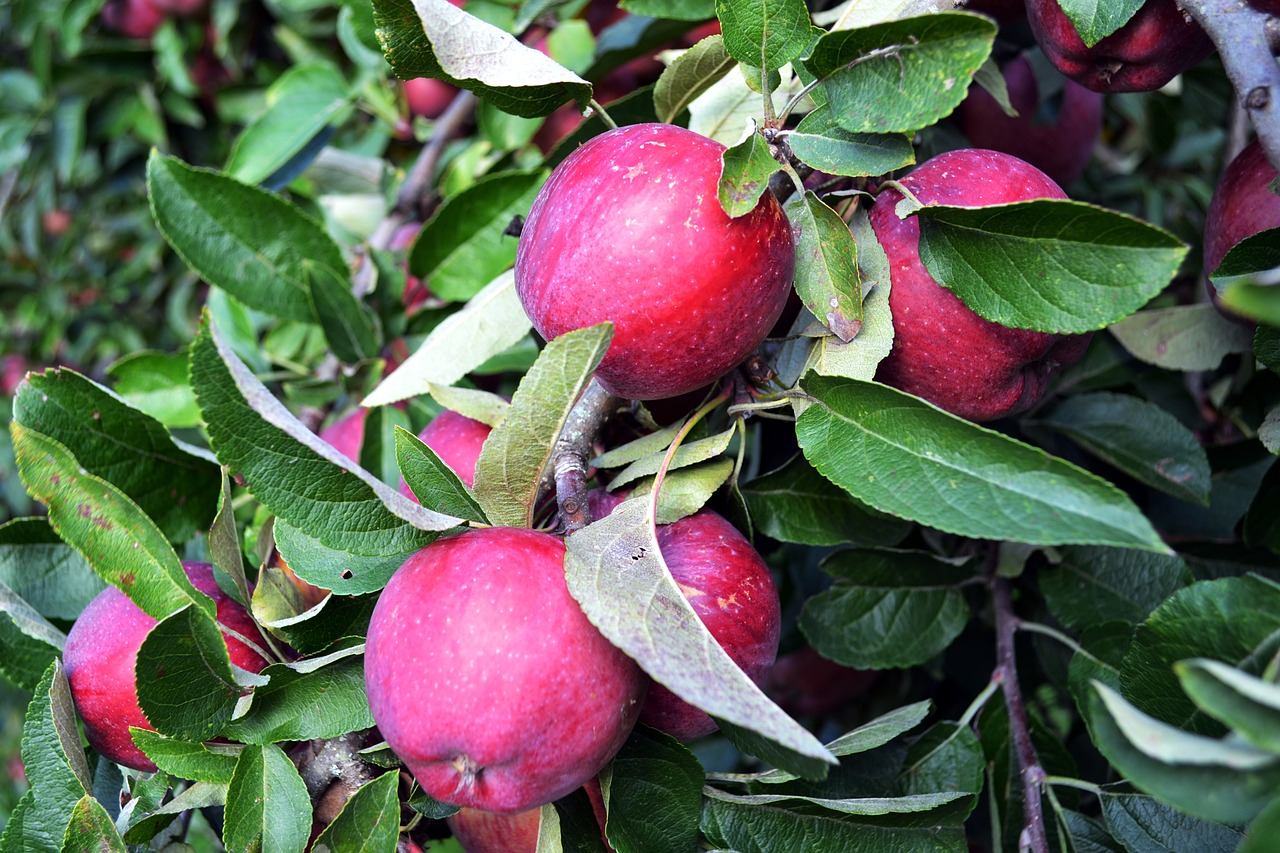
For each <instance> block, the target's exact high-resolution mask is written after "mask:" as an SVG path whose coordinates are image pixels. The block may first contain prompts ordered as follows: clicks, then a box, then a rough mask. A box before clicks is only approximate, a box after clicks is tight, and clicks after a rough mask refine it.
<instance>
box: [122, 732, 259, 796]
mask: <svg viewBox="0 0 1280 853" xmlns="http://www.w3.org/2000/svg"><path fill="white" fill-rule="evenodd" d="M129 736H130V737H131V738H133V742H134V745H136V746H137V747H138V749H140V750H142V751H143V752H144V753H146V756H147V758H150V759H151V760H152V761H153V762H155V765H156V766H157V767H159V768H160V769H161V770H163V771H164V772H166V773H172V774H173V775H174V776H178V777H180V778H182V779H192V780H194V781H197V782H212V783H214V784H222V785H225V784H227V783H228V782H230V781H231V774H232V772H233V771H234V770H235V766H236V758H237V756H238V755H239V750H238V749H236V748H230V747H214V748H213V749H210V748H209V747H208V746H205V745H204V744H203V743H195V742H192V741H185V740H180V739H178V738H171V737H166V736H165V735H162V734H160V733H159V732H153V731H149V730H147V729H139V728H136V727H133V728H130V729H129ZM215 750H216V751H215Z"/></svg>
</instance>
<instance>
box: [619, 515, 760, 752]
mask: <svg viewBox="0 0 1280 853" xmlns="http://www.w3.org/2000/svg"><path fill="white" fill-rule="evenodd" d="M658 547H659V549H661V551H662V559H663V560H664V561H665V562H666V564H667V568H668V569H670V570H671V576H672V577H673V578H674V579H675V582H676V583H677V584H678V585H679V587H680V591H681V592H682V593H684V597H685V598H687V599H688V600H689V604H691V605H692V606H693V610H694V612H695V613H697V614H698V618H699V619H701V620H702V623H703V624H704V625H706V626H707V630H708V631H710V632H711V636H713V637H715V639H716V642H718V643H719V644H720V647H721V648H723V649H724V650H725V651H726V652H728V654H729V657H731V658H733V662H734V663H736V664H737V665H738V666H739V667H740V668H741V669H742V671H743V672H745V673H746V674H747V675H748V676H749V677H750V678H751V680H752V681H754V682H756V683H757V684H761V683H763V681H764V678H765V676H766V675H768V673H769V668H770V667H771V666H773V661H774V658H775V657H776V656H777V654H778V636H779V632H780V631H781V625H782V605H781V603H780V602H779V600H778V589H777V587H776V586H775V585H774V583H773V576H772V575H771V574H770V573H769V567H768V566H766V565H765V564H764V560H762V559H761V558H760V555H759V554H757V553H756V550H755V549H754V548H752V547H751V543H750V542H748V541H747V539H746V537H744V536H743V535H742V534H741V533H739V532H738V529H737V528H736V527H734V526H733V525H732V524H730V523H729V522H728V521H727V520H726V519H725V518H724V517H723V516H721V515H719V514H717V513H715V512H712V511H711V510H709V509H704V510H700V511H699V512H697V513H694V514H693V515H691V516H688V517H687V518H682V519H680V520H679V521H677V522H675V523H673V524H661V525H658ZM640 722H642V723H644V724H645V725H647V726H653V727H654V728H655V729H660V730H662V731H664V732H666V733H667V734H669V735H671V736H672V737H674V738H677V739H678V740H685V741H687V740H693V739H694V738H698V737H702V736H703V735H705V734H710V733H711V732H713V731H715V730H716V723H715V720H713V719H711V717H709V716H708V715H707V713H706V712H705V711H701V710H699V709H697V708H695V707H693V706H692V705H690V704H689V703H687V702H685V701H684V700H683V699H681V698H679V697H678V696H676V695H675V694H674V693H672V692H671V691H670V690H668V689H667V688H665V687H663V686H662V685H661V684H656V683H655V684H654V685H653V687H651V688H650V689H649V698H648V699H646V700H645V703H644V709H643V710H642V711H641V712H640Z"/></svg>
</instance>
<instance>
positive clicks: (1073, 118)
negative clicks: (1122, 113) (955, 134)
mask: <svg viewBox="0 0 1280 853" xmlns="http://www.w3.org/2000/svg"><path fill="white" fill-rule="evenodd" d="M1001 71H1002V73H1003V74H1004V81H1005V84H1006V85H1007V87H1008V89H1009V103H1011V104H1012V105H1013V108H1014V109H1016V110H1017V111H1018V115H1017V116H1016V117H1014V116H1010V115H1007V114H1005V112H1004V110H1002V109H1000V105H999V104H998V103H996V99H995V98H993V97H991V95H990V93H988V92H987V90H986V89H983V88H982V87H981V86H978V85H977V84H974V85H973V86H970V87H969V96H968V97H967V98H965V99H964V101H962V102H961V104H960V107H959V109H957V110H956V120H957V122H958V123H959V125H960V129H961V130H962V131H964V134H965V136H967V137H969V141H970V142H972V143H973V145H974V147H975V148H990V149H992V150H995V151H1003V152H1004V153H1005V154H1012V155H1013V156H1014V157H1018V158H1021V159H1023V160H1026V161H1027V162H1028V163H1030V164H1031V165H1033V166H1035V167H1036V168H1037V169H1039V170H1040V171H1042V172H1044V173H1045V174H1046V175H1048V176H1049V177H1050V178H1053V180H1054V181H1056V182H1057V183H1058V184H1060V185H1062V186H1066V185H1068V184H1071V183H1074V182H1075V181H1076V180H1078V179H1079V178H1080V176H1081V175H1083V174H1084V170H1085V167H1086V166H1088V165H1089V160H1090V159H1092V157H1093V146H1094V143H1095V142H1097V141H1098V135H1099V134H1100V133H1101V132H1102V95H1100V94H1098V93H1097V92H1094V91H1092V90H1090V89H1086V88H1085V87H1084V86H1081V85H1080V84H1079V83H1077V82H1075V81H1074V80H1066V81H1064V85H1063V90H1062V100H1061V105H1060V108H1059V110H1058V115H1057V118H1056V120H1055V121H1054V122H1053V124H1037V123H1036V109H1037V107H1038V106H1039V104H1040V92H1039V88H1038V87H1037V86H1036V77H1035V72H1034V71H1032V70H1031V63H1030V62H1028V61H1027V59H1026V57H1024V56H1019V57H1017V58H1015V59H1014V60H1013V61H1012V62H1009V63H1008V64H1006V65H1005V66H1004V68H1002V69H1001Z"/></svg>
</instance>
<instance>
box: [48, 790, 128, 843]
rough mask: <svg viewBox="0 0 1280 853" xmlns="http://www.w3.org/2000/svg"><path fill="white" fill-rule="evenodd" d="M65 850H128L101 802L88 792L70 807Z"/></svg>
mask: <svg viewBox="0 0 1280 853" xmlns="http://www.w3.org/2000/svg"><path fill="white" fill-rule="evenodd" d="M62 853H127V848H126V847H125V846H124V839H123V838H121V837H120V833H119V832H117V831H116V825H115V821H113V820H112V819H111V815H109V814H107V810H106V809H104V808H103V807H102V804H101V803H99V802H98V801H97V800H95V799H94V798H93V797H92V796H91V795H89V794H85V795H84V796H83V797H81V798H80V801H79V802H77V803H76V804H75V806H74V807H73V808H72V809H71V822H70V823H68V824H67V834H66V835H64V836H63V838H62Z"/></svg>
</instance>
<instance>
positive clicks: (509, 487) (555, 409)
mask: <svg viewBox="0 0 1280 853" xmlns="http://www.w3.org/2000/svg"><path fill="white" fill-rule="evenodd" d="M612 338H613V324H612V323H601V324H599V325H596V326H589V327H587V328H585V329H578V330H577V331H573V332H568V333H566V334H563V335H561V336H560V337H558V338H556V339H555V340H553V341H551V342H549V343H548V344H547V346H546V348H545V349H543V351H542V354H541V355H540V356H538V360H537V361H536V362H534V365H533V367H531V368H530V369H529V372H528V373H526V374H525V375H524V378H523V379H521V380H520V385H519V387H517V388H516V392H515V394H513V395H512V396H511V408H510V409H508V410H507V416H506V418H504V419H503V421H502V424H501V426H498V427H497V428H495V429H494V430H493V432H491V433H490V434H489V437H488V438H487V439H486V440H485V443H484V448H483V449H482V450H481V451H480V459H479V460H478V461H477V462H476V480H475V483H476V487H475V497H476V501H477V502H478V503H479V504H480V506H481V507H482V508H483V509H484V512H485V515H486V516H488V517H489V519H490V520H491V521H492V522H493V523H494V524H496V525H499V526H504V525H505V526H508V527H529V526H531V525H532V522H533V511H534V503H535V501H536V499H537V496H538V488H539V485H540V483H541V481H542V472H543V470H545V469H546V467H547V463H548V461H550V459H551V452H552V450H553V448H554V446H555V443H556V439H557V438H559V436H560V430H561V428H563V426H564V423H565V420H566V419H567V418H568V417H569V412H570V410H571V409H572V408H573V404H574V403H576V402H577V400H578V397H579V395H581V394H582V391H583V390H584V389H585V388H586V387H587V382H588V381H590V379H591V374H592V372H593V371H594V370H595V369H596V365H598V364H599V363H600V359H602V358H604V353H605V350H607V349H608V348H609V341H610V340H612Z"/></svg>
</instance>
